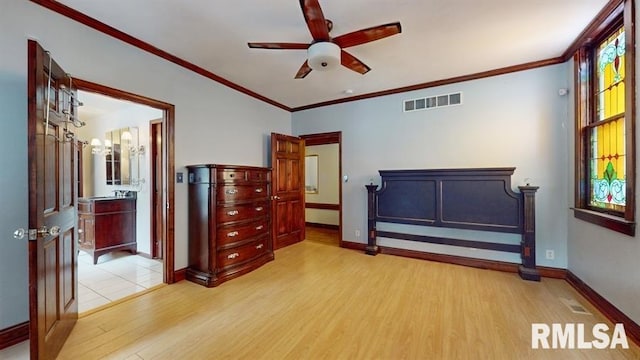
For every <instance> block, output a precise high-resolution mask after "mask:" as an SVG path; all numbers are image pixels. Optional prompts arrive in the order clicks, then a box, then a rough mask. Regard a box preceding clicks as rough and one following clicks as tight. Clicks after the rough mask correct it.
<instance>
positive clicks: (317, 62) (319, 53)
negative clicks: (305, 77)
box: [307, 42, 340, 71]
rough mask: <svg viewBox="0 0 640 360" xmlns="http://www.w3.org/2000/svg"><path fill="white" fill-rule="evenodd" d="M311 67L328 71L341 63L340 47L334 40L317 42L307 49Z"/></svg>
mask: <svg viewBox="0 0 640 360" xmlns="http://www.w3.org/2000/svg"><path fill="white" fill-rule="evenodd" d="M307 56H308V60H307V61H308V64H309V67H310V68H312V69H313V70H317V71H327V70H331V69H334V68H336V67H337V66H338V65H340V47H339V46H338V45H336V44H334V43H332V42H317V43H314V44H312V45H311V46H309V49H308V50H307Z"/></svg>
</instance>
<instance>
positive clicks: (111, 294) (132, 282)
mask: <svg viewBox="0 0 640 360" xmlns="http://www.w3.org/2000/svg"><path fill="white" fill-rule="evenodd" d="M160 284H162V261H160V260H152V259H147V258H145V257H142V256H140V255H131V254H130V253H129V252H113V253H110V254H106V255H102V256H100V257H99V258H98V263H97V264H96V265H93V260H92V258H91V256H89V255H87V254H85V253H84V252H82V251H81V252H80V254H79V255H78V312H79V313H80V314H82V313H83V312H86V311H89V310H92V309H95V308H97V307H99V306H102V305H106V304H108V303H109V302H111V301H116V300H119V299H122V298H124V297H126V296H129V295H132V294H134V293H136V292H139V291H144V290H146V289H149V288H152V287H154V286H157V285H160ZM0 359H3V360H4V359H7V360H8V359H12V360H23V359H24V360H27V359H29V341H23V342H21V343H19V344H16V345H14V346H11V347H8V348H6V349H3V350H0Z"/></svg>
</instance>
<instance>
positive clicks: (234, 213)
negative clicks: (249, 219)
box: [227, 210, 240, 216]
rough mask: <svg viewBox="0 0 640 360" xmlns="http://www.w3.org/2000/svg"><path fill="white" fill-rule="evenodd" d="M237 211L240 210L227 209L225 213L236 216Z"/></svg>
mask: <svg viewBox="0 0 640 360" xmlns="http://www.w3.org/2000/svg"><path fill="white" fill-rule="evenodd" d="M239 213H240V212H239V211H238V210H229V211H227V215H229V216H236V215H238V214H239Z"/></svg>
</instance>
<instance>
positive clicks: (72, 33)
mask: <svg viewBox="0 0 640 360" xmlns="http://www.w3.org/2000/svg"><path fill="white" fill-rule="evenodd" d="M29 38H33V39H37V40H38V41H39V42H40V44H41V45H42V46H43V47H44V48H45V49H47V50H49V51H50V52H51V54H52V56H53V57H54V58H55V59H56V60H57V61H58V63H59V64H60V65H61V66H62V67H63V68H64V69H65V70H66V71H68V72H70V73H71V74H72V76H75V77H79V78H82V79H84V80H88V81H92V82H95V83H99V84H103V85H107V86H110V87H113V88H117V89H121V90H125V91H128V92H131V93H134V94H140V95H144V96H147V97H150V98H153V99H157V100H161V101H165V102H168V103H171V104H174V105H175V109H176V129H175V145H176V151H175V162H176V171H182V172H185V171H186V170H185V166H186V165H189V164H194V163H229V164H245V165H255V166H267V165H269V164H268V158H269V152H268V151H267V149H268V145H269V144H268V139H269V134H270V133H271V132H272V131H273V132H279V133H284V134H290V133H291V115H290V114H289V113H288V112H286V111H284V110H281V109H279V108H276V107H273V106H271V105H268V104H266V103H263V102H261V101H258V100H255V99H253V98H251V97H249V96H247V95H244V94H242V93H239V92H236V91H234V90H231V89H229V88H227V87H225V86H222V85H220V84H218V83H216V82H213V81H211V80H209V79H207V78H204V77H202V76H200V75H197V74H195V73H193V72H191V71H188V70H186V69H184V68H181V67H179V66H177V65H174V64H172V63H169V62H167V61H165V60H163V59H160V58H158V57H156V56H153V55H151V54H148V53H146V52H143V51H141V50H139V49H136V48H134V47H132V46H130V45H127V44H125V43H122V42H120V41H117V40H115V39H113V38H111V37H108V36H106V35H103V34H101V33H99V32H97V31H94V30H92V29H89V28H87V27H85V26H83V25H81V24H78V23H76V22H73V21H71V20H69V19H67V18H65V17H63V16H61V15H58V14H56V13H54V12H52V11H49V10H47V9H45V8H43V7H41V6H39V5H36V4H34V3H32V2H29V1H23V0H3V1H1V2H0V49H2V56H0V81H1V83H0V94H2V97H1V98H0V102H1V104H2V112H0V122H1V123H2V130H3V131H2V132H0V133H1V135H0V137H1V139H2V142H1V143H2V147H3V150H4V151H2V153H1V154H0V164H1V165H2V169H4V170H3V174H2V176H0V179H1V180H0V181H1V182H2V185H3V189H4V191H3V192H2V195H0V196H2V203H3V204H4V206H5V207H7V208H10V209H11V211H4V212H2V215H0V226H1V228H0V234H2V237H1V238H0V244H1V245H0V286H1V288H2V291H0V300H1V302H0V329H4V328H7V327H9V326H12V325H15V324H17V323H20V322H23V321H27V320H28V295H27V281H28V279H27V244H26V240H22V241H18V240H13V239H12V238H11V233H12V232H13V230H14V229H15V228H16V227H20V226H22V227H26V226H27V156H26V154H27V130H26V129H27V127H26V124H27V120H26V119H27V97H26V93H27V91H26V83H27V69H26V67H27V39H29ZM4 171H6V172H4ZM174 177H175V176H173V175H172V179H170V180H173V178H174ZM175 199H176V204H175V214H176V219H175V241H176V244H175V250H176V251H175V266H176V269H180V268H184V267H186V266H187V265H188V264H187V262H188V260H187V258H188V252H187V184H186V183H182V184H176V192H175Z"/></svg>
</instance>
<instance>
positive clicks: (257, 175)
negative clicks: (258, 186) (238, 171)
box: [247, 170, 269, 181]
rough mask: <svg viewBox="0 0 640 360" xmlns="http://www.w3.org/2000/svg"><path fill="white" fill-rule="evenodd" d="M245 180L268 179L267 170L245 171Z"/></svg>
mask: <svg viewBox="0 0 640 360" xmlns="http://www.w3.org/2000/svg"><path fill="white" fill-rule="evenodd" d="M247 180H249V181H269V172H268V171H264V170H263V171H260V170H249V171H247Z"/></svg>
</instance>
